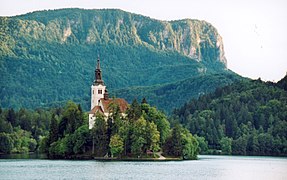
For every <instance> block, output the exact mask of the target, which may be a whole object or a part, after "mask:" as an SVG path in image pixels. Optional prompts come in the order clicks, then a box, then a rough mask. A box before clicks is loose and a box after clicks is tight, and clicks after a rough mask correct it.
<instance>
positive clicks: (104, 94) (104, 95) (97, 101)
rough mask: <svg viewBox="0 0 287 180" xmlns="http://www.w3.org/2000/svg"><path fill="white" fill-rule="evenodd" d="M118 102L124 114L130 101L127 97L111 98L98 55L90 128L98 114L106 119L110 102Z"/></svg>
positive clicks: (92, 87) (93, 85) (92, 91)
mask: <svg viewBox="0 0 287 180" xmlns="http://www.w3.org/2000/svg"><path fill="white" fill-rule="evenodd" d="M112 103H114V104H117V105H118V106H119V108H120V112H121V113H122V116H124V115H125V112H126V110H127V108H128V103H127V101H126V100H125V99H121V98H109V93H108V90H107V87H106V86H105V83H104V81H103V79H102V71H101V67H100V58H99V57H98V60H97V66H96V70H95V79H94V82H93V84H92V86H91V111H90V112H89V129H92V128H93V127H94V124H95V120H96V114H97V113H100V114H102V115H104V117H105V119H107V118H108V116H109V115H110V109H109V107H110V104H112Z"/></svg>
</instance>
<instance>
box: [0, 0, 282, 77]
mask: <svg viewBox="0 0 287 180" xmlns="http://www.w3.org/2000/svg"><path fill="white" fill-rule="evenodd" d="M0 2H1V6H0V16H13V15H19V14H24V13H27V12H32V11H35V10H44V9H46V10H47V9H59V8H70V7H78V8H85V9H102V8H117V9H122V10H125V11H128V12H133V13H137V14H141V15H145V16H149V17H151V18H155V19H159V20H176V19H184V18H190V19H200V20H206V21H208V22H210V23H211V24H212V25H213V26H215V28H216V29H217V30H218V31H219V33H220V35H221V36H222V37H223V43H224V49H225V55H226V58H227V62H228V65H227V66H228V68H229V69H231V70H233V71H234V72H236V73H238V74H240V75H242V76H244V77H249V78H252V79H257V78H259V77H261V79H262V80H269V81H278V80H280V79H281V78H283V77H284V76H285V74H286V72H287V1H286V0H238V1H233V0H0Z"/></svg>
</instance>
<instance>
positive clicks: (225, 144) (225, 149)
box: [220, 137, 232, 154]
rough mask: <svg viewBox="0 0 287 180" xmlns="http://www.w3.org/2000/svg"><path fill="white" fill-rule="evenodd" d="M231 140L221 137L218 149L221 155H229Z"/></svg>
mask: <svg viewBox="0 0 287 180" xmlns="http://www.w3.org/2000/svg"><path fill="white" fill-rule="evenodd" d="M231 146H232V139H231V138H228V137H223V138H221V140H220V147H221V151H222V153H223V154H231V152H232V150H231Z"/></svg>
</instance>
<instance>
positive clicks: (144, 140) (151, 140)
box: [0, 100, 198, 159]
mask: <svg viewBox="0 0 287 180" xmlns="http://www.w3.org/2000/svg"><path fill="white" fill-rule="evenodd" d="M0 127H1V129H0V143H1V146H0V153H23V152H36V151H37V152H42V153H47V155H48V157H49V158H52V159H54V158H78V157H83V156H88V157H91V155H93V156H97V157H104V156H106V157H107V156H109V157H118V158H125V157H157V154H156V152H160V151H163V153H164V154H165V155H166V156H168V157H177V158H182V159H196V158H197V153H198V142H197V140H196V139H195V138H194V137H193V136H192V135H191V134H190V132H189V131H188V130H187V129H184V128H183V127H181V126H180V125H176V126H175V127H174V128H172V129H171V128H170V124H169V122H168V121H167V117H166V115H165V114H163V113H162V112H160V111H158V110H157V109H156V108H154V107H150V106H149V105H148V104H147V103H146V101H145V100H143V102H142V103H141V104H139V103H138V102H137V101H136V100H134V101H133V103H132V104H131V105H130V107H129V109H128V111H127V114H126V116H125V117H122V116H121V114H120V111H119V107H118V106H117V105H116V104H112V105H111V107H110V116H109V117H108V118H107V119H106V118H104V117H103V116H102V115H101V114H97V120H96V121H95V125H94V128H93V129H91V130H89V129H88V116H87V113H84V112H83V111H82V108H81V106H80V105H76V104H75V103H74V102H71V101H69V102H68V103H67V104H66V105H65V107H63V108H57V109H51V110H40V109H38V110H35V111H30V110H26V109H20V110H19V111H16V112H15V111H14V110H13V109H7V110H1V114H0Z"/></svg>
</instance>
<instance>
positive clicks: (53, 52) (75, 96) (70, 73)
mask: <svg viewBox="0 0 287 180" xmlns="http://www.w3.org/2000/svg"><path fill="white" fill-rule="evenodd" d="M0 40H1V45H0V76H1V79H0V81H1V83H0V96H1V99H0V106H1V107H4V108H8V107H13V108H20V107H26V108H35V107H49V106H57V105H59V104H62V105H63V104H65V102H66V101H67V100H69V99H71V100H73V101H75V102H77V103H80V104H82V106H83V108H84V109H85V110H88V109H89V104H90V102H89V101H90V86H91V83H92V81H93V75H94V68H95V63H96V62H95V61H96V58H97V56H98V54H99V55H100V58H101V65H102V66H101V67H102V70H103V78H104V81H105V83H106V85H107V87H108V88H109V91H110V92H111V94H114V95H118V96H121V97H126V98H127V100H128V101H130V102H131V101H132V99H134V98H136V97H141V96H143V95H144V93H147V94H146V96H150V97H147V98H148V99H150V100H151V104H152V105H156V106H158V107H159V108H160V109H165V108H167V109H166V111H170V110H171V109H172V108H173V107H178V105H180V104H181V103H182V102H184V101H185V100H188V99H190V98H192V97H197V96H198V95H199V94H201V93H205V92H209V91H211V90H213V89H215V88H216V87H220V86H223V85H225V84H227V83H230V82H232V81H233V80H234V79H237V78H238V76H237V75H236V74H234V73H232V72H230V71H229V70H227V69H226V59H225V56H224V50H223V43H222V38H221V37H220V35H219V34H218V32H217V30H216V29H215V28H214V27H213V26H211V25H210V24H209V23H207V22H205V21H198V20H190V19H185V20H178V21H171V22H168V21H159V20H155V19H151V18H149V17H145V16H141V15H136V14H132V13H128V12H124V11H121V10H83V9H61V10H53V11H39V12H33V13H28V14H25V15H21V16H14V17H0ZM213 74H220V79H217V80H216V77H218V75H215V76H213ZM231 76H232V77H231ZM197 77H198V78H199V80H198V78H197ZM188 79H189V80H192V82H188V81H189V80H188ZM213 80H215V82H213V84H212V87H210V86H209V84H210V82H211V81H213ZM182 81H184V82H186V83H184V84H185V85H184V86H185V87H184V88H182V89H181V91H180V93H182V94H185V96H183V97H180V98H179V97H178V96H177V95H176V91H175V90H174V89H172V87H168V86H170V84H175V85H179V84H180V82H182ZM200 83H203V84H200ZM195 84H198V85H199V84H200V87H201V88H198V86H196V85H195ZM189 85H190V86H189ZM139 86H140V87H142V88H143V90H144V91H140V92H139V91H134V90H133V89H135V88H136V89H138V88H137V87H139ZM157 88H159V90H158V91H161V94H160V96H158V93H157V94H156V95H155V89H157ZM119 89H121V90H122V89H123V90H122V92H129V93H130V94H126V93H122V92H121V90H119ZM164 89H167V90H168V89H171V90H172V91H173V92H172V93H171V92H170V91H169V92H168V91H164ZM168 93H171V94H168ZM138 94H141V96H139V95H138ZM178 99H180V100H178ZM170 101H174V102H176V103H175V104H174V105H166V103H165V102H170Z"/></svg>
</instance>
